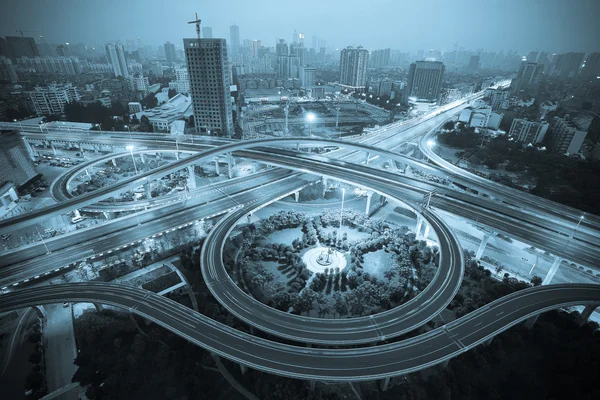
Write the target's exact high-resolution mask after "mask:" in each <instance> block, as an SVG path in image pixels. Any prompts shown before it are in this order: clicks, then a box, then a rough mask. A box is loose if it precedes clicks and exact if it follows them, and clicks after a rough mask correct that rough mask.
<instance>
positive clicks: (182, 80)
mask: <svg viewBox="0 0 600 400" xmlns="http://www.w3.org/2000/svg"><path fill="white" fill-rule="evenodd" d="M169 89H175V91H176V92H177V93H184V94H188V93H189V92H190V77H189V75H188V70H187V68H177V69H176V70H175V81H173V82H169Z"/></svg>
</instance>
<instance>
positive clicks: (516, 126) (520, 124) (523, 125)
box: [508, 118, 548, 144]
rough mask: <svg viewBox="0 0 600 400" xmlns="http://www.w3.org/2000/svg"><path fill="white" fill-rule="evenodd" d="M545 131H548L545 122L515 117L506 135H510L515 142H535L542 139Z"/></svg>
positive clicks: (539, 141)
mask: <svg viewBox="0 0 600 400" xmlns="http://www.w3.org/2000/svg"><path fill="white" fill-rule="evenodd" d="M546 132H548V123H547V122H535V121H528V120H526V119H521V118H515V119H513V122H512V124H511V125H510V131H509V132H508V136H511V137H512V138H514V140H515V141H517V142H521V143H524V144H530V143H531V144H536V143H541V142H542V141H543V140H544V138H545V137H546Z"/></svg>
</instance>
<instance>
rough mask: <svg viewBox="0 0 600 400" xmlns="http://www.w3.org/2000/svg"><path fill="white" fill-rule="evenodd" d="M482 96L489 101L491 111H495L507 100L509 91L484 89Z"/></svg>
mask: <svg viewBox="0 0 600 400" xmlns="http://www.w3.org/2000/svg"><path fill="white" fill-rule="evenodd" d="M484 96H485V97H487V98H488V99H489V102H490V105H491V106H492V110H494V111H496V110H498V109H500V108H501V106H502V102H503V101H505V100H508V98H509V97H510V91H509V90H508V89H500V88H494V89H492V88H487V89H485V92H484Z"/></svg>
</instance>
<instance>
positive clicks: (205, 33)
mask: <svg viewBox="0 0 600 400" xmlns="http://www.w3.org/2000/svg"><path fill="white" fill-rule="evenodd" d="M202 37H203V38H204V39H212V38H213V33H212V28H211V27H210V26H203V27H202Z"/></svg>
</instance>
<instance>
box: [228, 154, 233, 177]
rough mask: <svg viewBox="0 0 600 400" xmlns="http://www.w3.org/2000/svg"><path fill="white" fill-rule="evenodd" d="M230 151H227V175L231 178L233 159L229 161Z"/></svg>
mask: <svg viewBox="0 0 600 400" xmlns="http://www.w3.org/2000/svg"><path fill="white" fill-rule="evenodd" d="M231 159H232V157H231V153H227V177H228V178H229V179H231V178H233V161H231Z"/></svg>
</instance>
